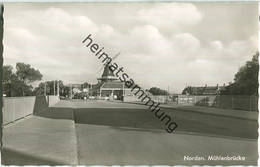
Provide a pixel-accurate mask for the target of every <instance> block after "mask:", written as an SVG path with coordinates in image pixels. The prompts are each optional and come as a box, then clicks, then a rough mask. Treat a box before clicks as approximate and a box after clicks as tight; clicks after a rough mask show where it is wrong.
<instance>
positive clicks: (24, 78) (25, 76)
mask: <svg viewBox="0 0 260 167" xmlns="http://www.w3.org/2000/svg"><path fill="white" fill-rule="evenodd" d="M16 75H17V77H18V79H19V80H20V81H21V82H22V83H23V86H21V87H20V88H21V91H22V95H23V96H25V95H26V93H28V88H30V83H32V82H34V81H39V80H41V79H42V74H41V73H40V71H39V70H36V69H34V68H32V67H31V65H30V64H25V63H16ZM31 93H32V92H31Z"/></svg>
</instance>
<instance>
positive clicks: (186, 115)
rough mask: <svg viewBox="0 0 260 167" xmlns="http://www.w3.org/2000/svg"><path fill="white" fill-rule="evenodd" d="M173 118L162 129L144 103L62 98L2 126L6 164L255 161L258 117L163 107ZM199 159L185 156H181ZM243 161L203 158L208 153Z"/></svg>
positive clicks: (167, 163)
mask: <svg viewBox="0 0 260 167" xmlns="http://www.w3.org/2000/svg"><path fill="white" fill-rule="evenodd" d="M162 110H163V111H165V112H166V113H168V114H169V115H171V117H172V118H174V119H175V121H176V122H177V124H178V128H177V130H176V131H175V132H173V133H171V134H169V133H166V131H165V129H164V126H163V125H162V124H161V122H160V121H159V120H158V119H157V118H155V117H154V115H153V114H152V113H151V112H149V110H148V109H147V107H146V106H143V105H136V104H127V103H120V102H104V101H90V102H86V101H80V100H79V101H61V102H59V103H58V104H56V105H55V106H53V107H51V108H50V109H49V110H47V111H45V112H42V113H40V114H38V115H37V116H35V115H34V116H31V117H30V118H26V119H25V120H21V121H18V122H17V123H14V124H12V125H9V126H7V127H5V128H4V137H3V145H4V151H3V153H2V163H3V164H6V165H9V164H13V165H43V164H45V165H46V164H47V165H64V164H69V165H115V164H116V165H238V164H240V165H256V164H257V158H258V153H257V127H258V125H257V121H252V120H246V119H238V118H232V117H225V116H217V115H211V114H202V113H193V112H185V111H178V110H173V109H162ZM196 155H197V156H201V157H204V158H205V160H203V161H184V156H196ZM211 155H212V156H214V155H217V156H245V157H246V160H245V161H208V160H207V158H208V156H211Z"/></svg>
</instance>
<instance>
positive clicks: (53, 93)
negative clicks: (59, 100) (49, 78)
mask: <svg viewBox="0 0 260 167" xmlns="http://www.w3.org/2000/svg"><path fill="white" fill-rule="evenodd" d="M53 95H54V96H55V80H54V82H53Z"/></svg>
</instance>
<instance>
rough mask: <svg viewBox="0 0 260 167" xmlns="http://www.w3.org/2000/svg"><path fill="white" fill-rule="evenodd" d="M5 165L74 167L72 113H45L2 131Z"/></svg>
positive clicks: (74, 139) (3, 162)
mask: <svg viewBox="0 0 260 167" xmlns="http://www.w3.org/2000/svg"><path fill="white" fill-rule="evenodd" d="M3 134H4V135H3V139H2V140H3V152H2V164H4V165H77V163H78V160H77V140H76V131H75V124H74V118H73V111H72V110H71V109H67V108H61V109H56V110H50V111H46V112H43V113H41V114H40V116H35V115H32V116H30V117H29V118H27V119H23V120H21V121H18V122H15V123H13V124H10V125H7V126H5V127H4V128H3Z"/></svg>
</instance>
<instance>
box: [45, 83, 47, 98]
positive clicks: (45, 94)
mask: <svg viewBox="0 0 260 167" xmlns="http://www.w3.org/2000/svg"><path fill="white" fill-rule="evenodd" d="M46 95H47V93H46V81H45V82H44V96H46Z"/></svg>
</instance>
